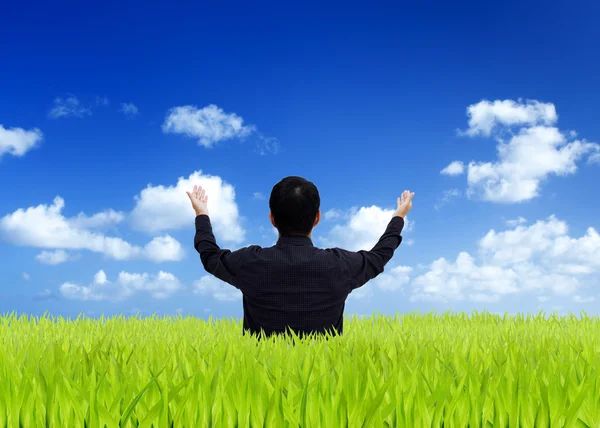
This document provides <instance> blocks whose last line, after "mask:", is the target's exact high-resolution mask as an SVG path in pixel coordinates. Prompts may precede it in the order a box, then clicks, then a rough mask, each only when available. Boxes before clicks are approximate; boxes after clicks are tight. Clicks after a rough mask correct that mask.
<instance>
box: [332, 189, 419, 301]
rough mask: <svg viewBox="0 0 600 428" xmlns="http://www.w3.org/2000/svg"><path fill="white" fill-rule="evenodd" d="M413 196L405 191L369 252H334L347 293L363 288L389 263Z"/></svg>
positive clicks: (400, 240)
mask: <svg viewBox="0 0 600 428" xmlns="http://www.w3.org/2000/svg"><path fill="white" fill-rule="evenodd" d="M414 195H415V194H414V192H413V193H411V192H409V191H408V190H405V191H404V192H403V193H402V198H398V208H397V210H396V212H395V213H394V215H393V217H392V219H391V220H390V222H389V223H388V225H387V228H386V229H385V232H384V233H383V235H382V236H381V238H379V241H378V242H377V244H375V246H374V247H373V248H372V249H371V250H370V251H366V250H360V251H347V250H341V249H335V250H334V251H335V252H337V253H338V254H339V255H340V261H341V263H342V272H343V274H344V275H347V276H348V278H349V281H350V289H349V290H348V291H349V292H351V291H352V290H354V289H355V288H358V287H361V286H363V285H364V284H365V283H366V282H367V281H369V280H371V279H373V278H375V277H376V276H377V275H379V274H380V273H381V272H383V269H384V266H385V265H386V264H387V262H389V261H390V259H391V258H392V256H393V255H394V251H395V250H396V248H398V246H399V245H400V243H401V242H402V236H400V232H402V229H403V228H404V217H406V214H408V212H409V211H410V210H411V208H412V198H413V196H414Z"/></svg>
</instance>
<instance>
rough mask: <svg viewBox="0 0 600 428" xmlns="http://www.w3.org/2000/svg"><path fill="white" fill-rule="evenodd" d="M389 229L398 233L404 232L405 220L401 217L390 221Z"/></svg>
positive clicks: (395, 217)
mask: <svg viewBox="0 0 600 428" xmlns="http://www.w3.org/2000/svg"><path fill="white" fill-rule="evenodd" d="M388 228H390V229H392V230H394V231H397V233H400V232H402V229H404V219H403V218H402V217H399V216H394V217H392V219H391V220H390V223H389V225H388Z"/></svg>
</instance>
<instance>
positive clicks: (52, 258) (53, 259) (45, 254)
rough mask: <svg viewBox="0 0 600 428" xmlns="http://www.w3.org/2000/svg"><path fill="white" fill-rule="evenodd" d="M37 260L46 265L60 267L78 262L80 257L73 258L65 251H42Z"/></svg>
mask: <svg viewBox="0 0 600 428" xmlns="http://www.w3.org/2000/svg"><path fill="white" fill-rule="evenodd" d="M35 258H36V260H37V261H39V262H40V263H42V264H45V265H58V264H61V263H65V262H68V261H73V260H77V258H78V257H76V256H72V255H71V254H69V253H67V252H66V251H65V250H56V251H42V252H41V253H39V254H38V255H37V256H35Z"/></svg>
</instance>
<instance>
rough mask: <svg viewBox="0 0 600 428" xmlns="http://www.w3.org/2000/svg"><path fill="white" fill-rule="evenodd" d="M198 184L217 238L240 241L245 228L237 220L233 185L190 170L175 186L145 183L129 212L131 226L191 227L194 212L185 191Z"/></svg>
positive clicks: (155, 228) (150, 229) (149, 228)
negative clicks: (204, 198) (202, 192)
mask: <svg viewBox="0 0 600 428" xmlns="http://www.w3.org/2000/svg"><path fill="white" fill-rule="evenodd" d="M194 185H200V186H202V187H203V188H204V189H206V192H207V194H208V195H209V201H208V210H209V212H210V220H211V224H212V225H213V228H214V232H215V235H216V237H217V239H222V240H224V241H228V242H233V243H241V242H242V241H243V240H244V238H245V230H244V228H243V227H242V225H241V223H240V216H239V213H238V207H237V204H236V202H235V191H234V189H233V186H232V185H230V184H228V183H226V182H224V181H223V180H222V179H221V177H218V176H213V175H203V174H202V171H196V172H194V173H192V174H191V175H190V176H189V177H188V178H183V177H180V178H179V179H178V181H177V184H175V185H174V186H168V187H166V186H162V185H158V186H152V185H148V187H146V188H145V189H144V190H142V191H141V192H140V194H139V195H136V197H135V200H136V203H135V208H134V209H133V211H132V213H131V221H132V227H134V228H135V229H138V230H143V231H146V232H151V233H154V232H159V231H163V230H173V229H180V228H183V227H187V228H190V227H191V228H192V230H193V227H194V212H193V211H192V207H191V204H190V200H189V198H188V196H187V195H186V194H185V192H186V191H190V190H191V189H193V187H194Z"/></svg>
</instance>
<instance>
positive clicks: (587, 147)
mask: <svg viewBox="0 0 600 428" xmlns="http://www.w3.org/2000/svg"><path fill="white" fill-rule="evenodd" d="M467 112H468V115H469V116H470V119H469V129H468V130H467V131H466V132H464V134H466V135H470V136H474V135H480V134H481V135H484V136H490V135H491V134H492V132H493V131H494V134H495V139H496V141H497V142H498V145H497V147H496V149H497V155H498V159H497V160H496V161H494V162H476V161H471V162H470V163H469V165H468V169H467V183H468V191H467V195H468V196H469V197H473V198H481V199H483V200H486V201H491V202H500V203H514V202H521V201H527V200H530V199H532V198H535V197H537V196H539V194H540V187H541V183H542V182H543V181H544V180H546V179H547V178H548V177H549V176H551V175H558V176H565V175H570V174H574V173H575V172H576V171H577V162H579V161H580V160H582V159H583V158H584V157H585V156H587V155H591V156H592V157H590V159H589V160H590V161H591V160H592V159H595V156H596V155H597V154H598V153H599V152H600V145H598V144H596V143H590V142H587V141H586V140H578V139H575V137H576V135H577V134H576V133H574V132H567V133H563V132H561V131H560V130H559V129H558V128H557V127H554V126H551V125H552V124H554V123H555V122H556V121H557V119H558V116H557V115H556V110H555V108H554V105H553V104H548V103H540V102H538V101H526V102H523V101H521V100H519V101H512V100H504V101H499V100H497V101H494V102H493V103H490V102H489V101H485V100H484V101H481V102H480V103H477V104H474V105H471V106H469V107H468V109H467ZM514 125H518V126H519V127H520V129H519V130H518V131H517V132H513V130H512V128H511V126H514ZM496 131H497V132H496ZM503 135H507V136H508V137H507V139H505V138H504V137H503Z"/></svg>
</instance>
